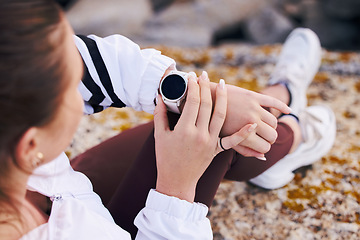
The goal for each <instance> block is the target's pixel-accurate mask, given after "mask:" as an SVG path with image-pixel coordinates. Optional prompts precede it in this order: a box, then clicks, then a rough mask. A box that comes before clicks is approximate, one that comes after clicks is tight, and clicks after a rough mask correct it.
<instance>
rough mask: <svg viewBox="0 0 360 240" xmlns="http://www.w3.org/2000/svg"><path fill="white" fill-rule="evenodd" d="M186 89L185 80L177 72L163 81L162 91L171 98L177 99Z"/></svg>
mask: <svg viewBox="0 0 360 240" xmlns="http://www.w3.org/2000/svg"><path fill="white" fill-rule="evenodd" d="M185 91H186V82H185V80H184V79H183V78H182V77H181V76H179V75H176V74H172V75H169V76H167V77H166V78H165V79H164V80H163V81H162V83H161V92H162V94H163V96H164V97H166V98H167V99H169V100H176V99H178V98H180V97H181V96H183V95H184V93H185Z"/></svg>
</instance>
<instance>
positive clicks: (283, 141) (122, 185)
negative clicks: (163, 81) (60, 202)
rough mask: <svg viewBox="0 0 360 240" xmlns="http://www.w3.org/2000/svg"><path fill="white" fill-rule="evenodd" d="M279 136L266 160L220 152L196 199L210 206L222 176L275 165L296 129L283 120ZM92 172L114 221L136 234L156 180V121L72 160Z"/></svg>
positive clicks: (239, 177) (244, 175) (249, 174)
mask: <svg viewBox="0 0 360 240" xmlns="http://www.w3.org/2000/svg"><path fill="white" fill-rule="evenodd" d="M276 130H277V133H278V138H277V140H276V142H275V143H274V144H273V145H272V148H271V150H270V151H269V152H268V153H267V154H266V155H265V156H266V158H267V161H260V160H258V159H256V158H253V157H244V156H242V155H240V154H238V153H237V152H235V151H234V150H227V151H224V152H221V153H220V154H218V155H217V156H216V157H215V158H214V159H213V161H212V163H211V164H210V166H209V167H208V169H207V170H206V171H205V173H204V174H203V176H202V177H201V178H200V180H199V182H198V185H197V188H196V196H195V201H196V202H201V203H204V204H206V205H207V206H208V207H210V205H211V203H212V201H213V199H214V196H215V193H216V191H217V189H218V187H219V184H220V182H221V180H222V179H224V178H226V179H229V180H235V181H247V180H249V179H251V178H253V177H255V176H257V175H259V174H260V173H262V172H264V171H265V170H266V169H268V168H269V167H271V166H272V165H274V164H275V163H276V162H277V161H279V160H280V159H281V158H283V157H284V156H285V155H286V154H287V153H288V152H289V150H290V148H291V145H292V143H293V137H294V134H293V131H292V130H291V128H290V127H289V126H288V125H286V124H284V123H280V122H279V123H278V127H277V129H276ZM71 164H72V166H73V168H74V169H75V170H77V171H80V172H83V173H84V174H85V175H87V176H88V177H89V178H90V180H91V182H92V184H93V186H94V191H95V192H96V193H97V194H99V195H100V197H101V198H102V200H103V203H104V205H105V206H106V207H107V208H108V209H109V211H110V213H111V214H112V216H113V217H114V219H115V222H116V223H117V224H118V225H119V226H120V227H122V228H123V229H125V230H127V231H128V232H130V233H131V235H132V236H133V237H135V235H136V232H137V229H136V227H135V226H134V224H133V221H134V219H135V217H136V215H137V214H138V212H139V211H140V210H141V209H142V208H143V207H144V206H145V201H146V198H147V194H148V192H149V190H150V189H151V188H155V185H156V176H157V173H156V158H155V140H154V123H153V122H150V123H147V124H143V125H140V126H138V127H135V128H132V129H129V130H126V131H124V132H122V133H120V134H119V135H117V136H115V137H113V138H110V139H108V140H107V141H104V142H103V143H101V144H99V145H97V146H95V147H94V148H92V149H89V150H88V151H86V152H84V153H83V154H81V155H79V156H77V157H76V158H75V159H73V160H72V161H71Z"/></svg>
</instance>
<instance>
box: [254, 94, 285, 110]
mask: <svg viewBox="0 0 360 240" xmlns="http://www.w3.org/2000/svg"><path fill="white" fill-rule="evenodd" d="M258 96H259V104H260V105H261V106H263V107H269V108H275V109H277V110H279V111H280V112H282V113H285V114H289V113H291V108H290V107H289V106H288V105H286V104H285V103H284V102H282V101H280V100H279V99H276V98H273V97H271V96H267V95H264V94H260V93H258Z"/></svg>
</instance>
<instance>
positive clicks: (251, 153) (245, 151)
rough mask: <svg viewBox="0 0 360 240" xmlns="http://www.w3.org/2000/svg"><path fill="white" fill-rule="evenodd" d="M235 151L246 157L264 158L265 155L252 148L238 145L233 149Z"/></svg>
mask: <svg viewBox="0 0 360 240" xmlns="http://www.w3.org/2000/svg"><path fill="white" fill-rule="evenodd" d="M233 149H234V150H235V151H236V152H238V153H240V154H241V155H243V156H245V157H256V158H263V157H264V154H263V153H260V152H257V151H255V150H253V149H251V148H248V147H244V146H241V145H237V146H235V147H233Z"/></svg>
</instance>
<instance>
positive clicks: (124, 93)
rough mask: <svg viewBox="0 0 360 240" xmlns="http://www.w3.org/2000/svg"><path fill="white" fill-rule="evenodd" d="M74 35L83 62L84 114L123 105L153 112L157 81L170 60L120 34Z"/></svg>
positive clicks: (172, 61) (82, 91)
mask: <svg viewBox="0 0 360 240" xmlns="http://www.w3.org/2000/svg"><path fill="white" fill-rule="evenodd" d="M74 38H75V43H76V46H77V48H78V50H79V52H80V54H81V57H82V59H83V61H84V77H83V79H82V81H81V82H80V85H79V90H80V93H81V94H82V96H83V99H84V101H85V113H87V114H91V113H95V112H100V111H102V110H104V109H105V108H107V107H125V106H126V107H131V108H133V109H135V110H137V111H146V112H148V113H153V111H154V109H155V104H154V99H155V97H156V94H157V89H158V86H159V81H160V79H161V77H162V76H163V75H164V73H165V70H166V69H167V68H168V67H169V66H170V65H172V64H174V65H175V61H174V60H172V59H171V58H168V57H166V56H164V55H161V53H160V52H159V51H157V50H155V49H140V47H139V46H138V45H137V44H135V43H134V42H132V41H131V40H129V39H128V38H126V37H123V36H121V35H111V36H109V37H106V38H100V37H97V36H95V35H89V36H81V35H79V36H74Z"/></svg>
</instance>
